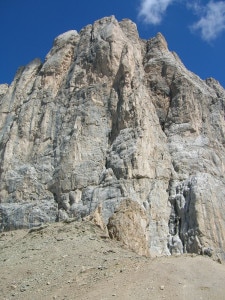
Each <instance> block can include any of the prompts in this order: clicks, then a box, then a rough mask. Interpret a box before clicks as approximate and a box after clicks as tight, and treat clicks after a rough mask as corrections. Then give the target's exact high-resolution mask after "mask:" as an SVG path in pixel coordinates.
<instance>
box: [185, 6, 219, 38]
mask: <svg viewBox="0 0 225 300" xmlns="http://www.w3.org/2000/svg"><path fill="white" fill-rule="evenodd" d="M192 8H194V10H195V12H196V13H197V14H198V15H199V16H200V20H199V21H198V22H196V23H195V24H193V25H192V26H191V28H192V29H193V30H197V31H200V33H201V37H202V39H203V40H205V41H208V42H209V41H212V40H214V39H216V38H217V37H218V36H219V35H220V34H221V33H222V32H223V31H224V30H225V2H224V1H218V2H214V1H210V2H209V3H208V4H207V5H206V6H203V7H201V6H199V4H197V2H196V6H195V7H194V6H193V7H192Z"/></svg>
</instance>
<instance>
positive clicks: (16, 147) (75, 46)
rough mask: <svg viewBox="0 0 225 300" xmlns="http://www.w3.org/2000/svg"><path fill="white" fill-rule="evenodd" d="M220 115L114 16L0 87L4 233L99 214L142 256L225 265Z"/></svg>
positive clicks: (216, 104)
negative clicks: (205, 258) (189, 256)
mask: <svg viewBox="0 0 225 300" xmlns="http://www.w3.org/2000/svg"><path fill="white" fill-rule="evenodd" d="M224 108H225V91H224V89H223V88H222V87H221V86H220V84H219V83H218V82H217V81H216V80H214V79H212V78H210V79H207V80H206V81H203V80H201V79H200V78H199V77H198V76H196V75H195V74H193V73H191V72H190V71H188V70H187V69H186V68H185V66H184V65H183V64H182V62H181V61H180V59H179V58H178V56H177V55H176V54H175V53H173V52H170V51H169V50H168V48H167V43H166V41H165V39H164V37H163V36H162V35H161V34H160V33H159V34H157V35H156V37H154V38H151V39H150V40H147V41H146V40H142V39H140V37H139V35H138V32H137V28H136V25H135V24H134V23H133V22H131V21H130V20H127V19H126V20H122V21H121V22H118V21H117V20H116V19H115V18H114V17H107V18H103V19H101V20H98V21H96V22H95V23H94V24H93V25H88V26H86V27H85V28H83V29H82V30H81V31H80V32H79V33H78V32H77V31H75V30H72V31H69V32H66V33H64V34H62V35H60V36H59V37H57V38H56V39H55V41H54V44H53V48H52V49H51V50H50V52H49V53H48V54H47V56H46V60H45V62H44V63H42V62H41V61H39V60H37V59H36V60H34V61H32V62H31V63H30V64H29V65H27V66H26V67H23V68H20V69H19V70H18V72H17V74H16V76H15V79H14V81H13V82H12V84H11V85H10V86H7V85H4V84H2V85H0V114H1V115H0V116H1V117H0V212H1V214H0V221H1V223H0V226H1V230H11V229H17V228H24V227H32V226H38V225H39V224H41V223H43V222H54V221H59V220H63V219H66V218H71V217H75V218H77V219H78V220H79V219H82V218H84V217H86V216H88V215H90V214H91V213H92V212H94V211H95V210H96V209H97V208H98V207H101V218H102V220H103V222H104V223H105V224H106V225H107V224H109V222H111V223H110V224H112V222H113V225H112V226H113V228H117V229H118V228H119V229H118V230H119V231H120V232H119V233H117V237H118V236H123V237H125V240H126V241H127V243H128V244H129V241H130V243H131V244H132V245H133V246H132V247H133V249H134V250H135V251H137V252H139V253H142V254H143V253H145V254H146V253H148V254H149V253H150V255H152V256H155V255H170V254H174V253H175V254H180V253H185V252H194V253H199V254H207V255H210V256H211V255H213V256H215V257H216V256H219V257H220V258H223V257H225V256H224V253H225V178H224V174H225V151H224V146H225V119H224V118H225V111H224ZM127 199H129V201H128V200H127ZM132 201H133V202H135V204H134V205H132V204H131V206H130V208H129V203H132ZM123 203H126V212H127V213H126V216H124V217H125V218H126V219H124V222H122V220H121V218H123V210H122V212H121V209H120V208H121V207H123ZM121 205H122V206H121ZM118 210H119V211H120V213H118ZM132 210H133V212H132ZM129 216H130V217H129ZM129 218H130V222H131V223H132V224H135V226H136V227H135V226H133V227H132V228H138V230H133V229H132V230H133V231H132V230H129V228H125V227H126V226H125V227H124V226H122V225H121V226H120V224H129ZM112 226H111V227H112ZM117 229H116V230H117ZM142 229H143V234H142V240H141V242H140V247H142V248H140V249H138V242H137V243H136V244H135V246H134V240H136V239H134V240H133V241H132V240H131V239H129V232H132V234H135V232H137V234H140V230H142ZM112 235H113V234H112ZM143 237H144V239H146V242H145V241H143ZM143 245H144V246H143ZM146 245H147V248H148V249H147V248H146ZM128 246H129V245H128ZM132 247H131V248H132ZM141 249H142V250H141ZM143 249H144V250H143ZM146 249H147V250H146Z"/></svg>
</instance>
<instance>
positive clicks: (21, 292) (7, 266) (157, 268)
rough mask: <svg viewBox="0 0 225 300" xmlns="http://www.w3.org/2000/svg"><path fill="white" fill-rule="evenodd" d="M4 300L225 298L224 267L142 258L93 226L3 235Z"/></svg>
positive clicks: (0, 286)
mask: <svg viewBox="0 0 225 300" xmlns="http://www.w3.org/2000/svg"><path fill="white" fill-rule="evenodd" d="M0 268H1V269H0V270H1V272H0V295H1V296H0V299H4V300H6V299H24V300H26V299H29V300H30V299H32V300H35V299H37V300H42V299H60V300H62V299H79V300H85V299H90V300H93V299H99V300H103V299H104V300H108V299H123V300H124V299H125V300H126V299H131V300H136V299H138V300H141V299H143V300H145V299H146V300H150V299H153V300H155V299H167V300H170V299H171V300H172V299H192V300H195V299H204V300H206V299H210V300H211V299H214V300H216V299H221V300H222V299H223V300H224V299H225V284H224V278H225V265H224V264H220V263H218V262H215V261H213V260H212V259H210V258H208V257H203V256H196V255H182V256H171V257H160V258H147V257H141V256H138V255H137V254H135V253H134V252H131V251H129V250H128V249H125V248H124V247H123V245H121V244H120V243H119V242H115V241H112V240H110V239H108V238H107V237H106V235H105V234H104V232H102V231H101V230H100V229H99V228H98V227H96V226H95V225H93V224H91V223H90V222H75V221H74V222H71V223H55V224H51V225H45V226H42V227H40V228H38V229H36V230H30V231H29V230H17V231H12V232H5V233H1V234H0Z"/></svg>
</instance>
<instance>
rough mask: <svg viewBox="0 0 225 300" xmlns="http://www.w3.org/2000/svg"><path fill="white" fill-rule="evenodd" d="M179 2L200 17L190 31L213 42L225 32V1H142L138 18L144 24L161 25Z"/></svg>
mask: <svg viewBox="0 0 225 300" xmlns="http://www.w3.org/2000/svg"><path fill="white" fill-rule="evenodd" d="M177 2H179V3H183V4H185V5H186V7H187V9H191V11H192V13H194V14H195V15H196V16H197V17H198V21H197V22H195V23H194V24H193V25H191V26H190V29H191V30H192V31H196V32H199V33H200V35H201V37H202V39H203V40H205V41H207V42H211V41H213V40H215V39H216V38H217V37H218V36H219V35H220V34H221V33H222V32H223V31H225V1H215V0H209V1H208V2H207V4H205V3H204V4H202V2H203V1H202V0H140V7H139V13H138V16H139V18H140V19H141V20H142V21H143V22H144V23H147V24H153V25H159V24H160V23H161V22H162V20H163V17H164V16H165V13H166V10H167V8H168V7H169V6H170V5H172V4H175V3H177ZM204 2H205V1H204ZM187 26H188V24H187Z"/></svg>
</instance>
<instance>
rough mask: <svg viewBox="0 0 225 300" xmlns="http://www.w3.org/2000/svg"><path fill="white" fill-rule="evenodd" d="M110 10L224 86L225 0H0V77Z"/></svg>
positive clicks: (2, 80) (3, 78) (1, 80)
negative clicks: (158, 37)
mask: <svg viewBox="0 0 225 300" xmlns="http://www.w3.org/2000/svg"><path fill="white" fill-rule="evenodd" d="M109 15H115V17H116V18H117V19H118V20H121V19H123V18H129V19H131V20H132V21H134V22H135V23H136V24H137V27H138V31H139V34H140V37H141V38H143V39H149V38H151V37H153V36H155V34H156V33H157V32H161V33H162V34H163V35H164V36H165V38H166V40H167V42H168V46H169V49H170V50H171V51H175V52H176V53H177V54H178V55H179V57H180V58H181V59H182V61H183V63H184V64H185V66H186V67H187V68H188V69H189V70H191V71H192V72H194V73H196V74H197V75H199V76H200V77H201V78H202V79H205V78H207V77H214V78H215V79H217V80H218V81H219V82H220V83H221V84H222V85H223V87H225V72H224V71H225V1H216V0H205V1H203V0H189V1H188V0H82V1H79V0H0V36H1V43H0V83H10V82H11V81H12V80H13V77H14V75H15V73H16V70H17V69H18V67H20V66H22V65H26V64H28V63H29V62H30V61H31V60H33V59H34V58H36V57H39V58H41V59H42V60H44V58H45V56H46V54H47V52H48V51H49V50H50V48H51V46H52V43H53V40H54V38H55V37H56V36H58V35H59V34H61V33H63V32H65V31H67V30H71V29H76V30H77V31H79V30H80V29H81V28H82V27H84V26H85V25H87V24H92V23H93V22H94V21H95V20H97V19H99V18H102V17H104V16H109Z"/></svg>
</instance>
